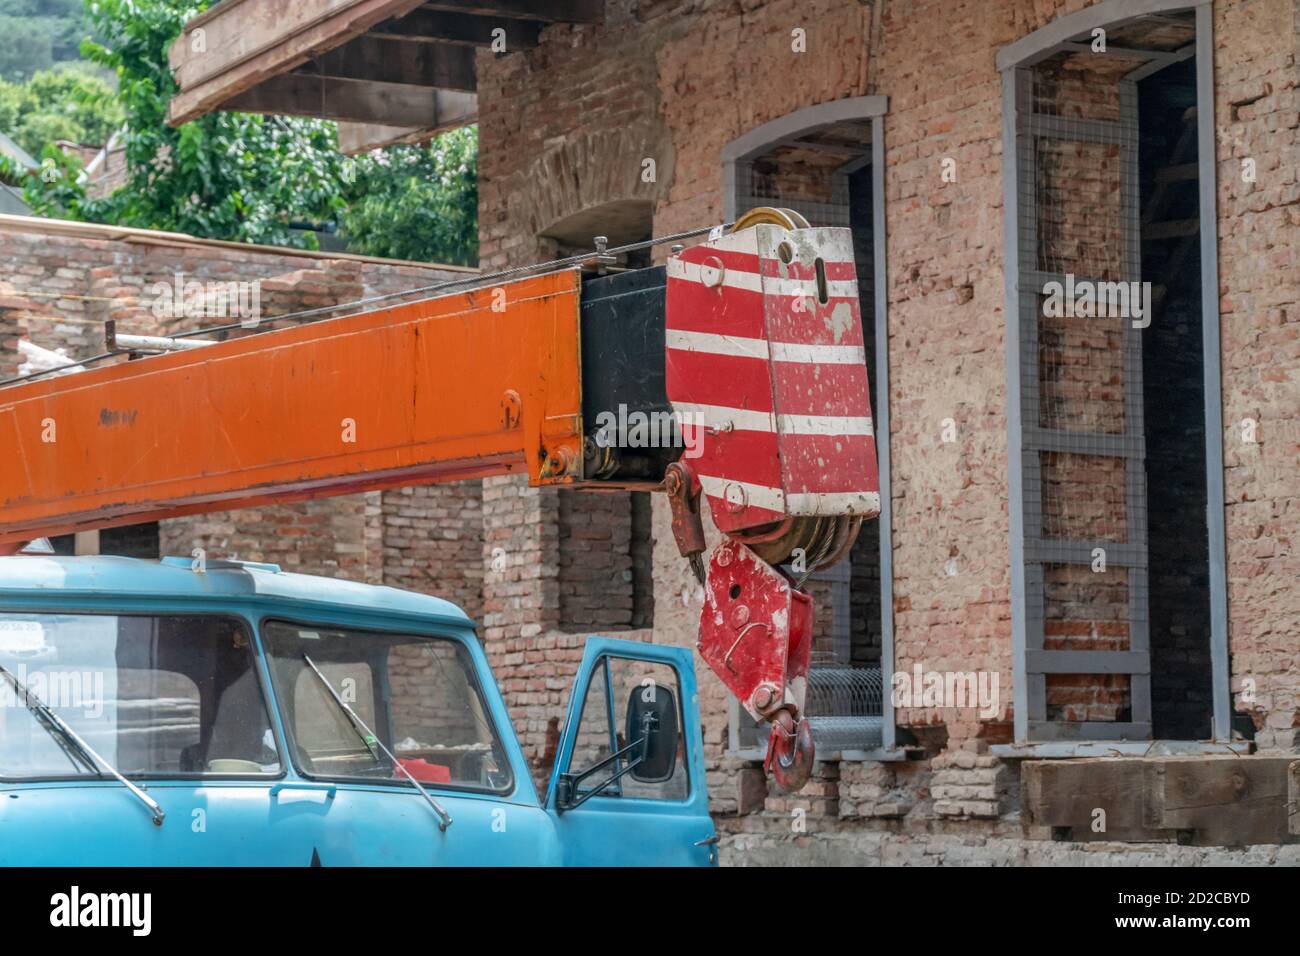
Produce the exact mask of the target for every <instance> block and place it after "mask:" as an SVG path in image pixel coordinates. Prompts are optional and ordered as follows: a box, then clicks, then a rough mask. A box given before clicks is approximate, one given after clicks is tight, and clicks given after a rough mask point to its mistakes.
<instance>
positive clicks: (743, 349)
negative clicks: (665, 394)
mask: <svg viewBox="0 0 1300 956" xmlns="http://www.w3.org/2000/svg"><path fill="white" fill-rule="evenodd" d="M666 344H667V346H668V348H670V349H678V350H680V351H683V352H707V353H708V354H710V355H731V356H735V357H737V358H756V359H763V360H765V361H766V360H767V359H769V358H770V359H773V360H775V361H777V362H795V363H799V364H803V365H861V366H863V367H864V368H865V367H866V364H867V353H866V350H865V349H864V348H863V346H861V345H810V344H805V343H802V342H771V343H769V342H768V341H767V339H751V338H745V337H742V336H737V335H719V334H717V333H715V332H689V331H686V330H684V329H669V330H668V331H667V335H666Z"/></svg>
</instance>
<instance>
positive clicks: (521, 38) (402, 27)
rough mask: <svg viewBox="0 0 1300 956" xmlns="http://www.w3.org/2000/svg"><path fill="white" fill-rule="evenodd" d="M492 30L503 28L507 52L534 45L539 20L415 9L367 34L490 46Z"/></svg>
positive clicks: (426, 41) (379, 25) (430, 41)
mask: <svg viewBox="0 0 1300 956" xmlns="http://www.w3.org/2000/svg"><path fill="white" fill-rule="evenodd" d="M495 30H504V31H505V44H506V52H507V53H509V52H511V51H513V50H522V49H526V48H529V47H535V46H537V37H538V34H540V33H541V31H542V24H541V23H540V22H538V21H536V20H516V19H512V18H508V17H482V16H475V15H474V14H468V13H436V12H434V11H432V10H416V11H414V12H412V13H408V14H407V15H406V16H404V17H394V18H393V19H392V20H385V21H384V22H383V23H380V24H377V25H376V26H373V27H371V28H370V32H369V33H368V34H367V36H372V37H382V38H384V39H394V40H411V41H414V42H423V43H464V44H469V45H471V46H489V45H491V43H492V42H493V40H494V39H496V38H495V37H494V36H493V31H495Z"/></svg>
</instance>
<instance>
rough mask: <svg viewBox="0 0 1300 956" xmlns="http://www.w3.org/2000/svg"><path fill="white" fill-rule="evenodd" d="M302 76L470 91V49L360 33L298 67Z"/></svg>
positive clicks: (471, 58)
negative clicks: (360, 34)
mask: <svg viewBox="0 0 1300 956" xmlns="http://www.w3.org/2000/svg"><path fill="white" fill-rule="evenodd" d="M295 72H297V73H301V74H303V75H305V76H332V77H338V78H340V79H345V80H367V81H374V82H378V83H404V84H407V85H409V86H431V87H437V88H438V89H440V90H460V91H461V92H464V93H472V92H474V90H475V88H476V86H477V84H476V82H475V79H474V48H473V47H469V46H453V45H451V44H444V43H413V42H410V41H408V40H389V39H383V38H380V37H371V36H363V37H357V38H356V39H355V40H349V41H348V42H347V43H345V44H343V46H341V47H338V48H337V49H334V50H330V51H329V52H328V53H323V54H321V56H319V57H318V58H316V59H315V60H313V61H311V62H310V63H305V64H303V65H302V66H300V67H298V68H297V70H296V71H295Z"/></svg>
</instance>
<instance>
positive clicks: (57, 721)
mask: <svg viewBox="0 0 1300 956" xmlns="http://www.w3.org/2000/svg"><path fill="white" fill-rule="evenodd" d="M0 674H3V675H4V676H5V677H7V678H9V681H10V682H11V683H12V684H13V685H14V690H15V691H16V692H17V693H18V695H19V696H20V697H22V699H23V703H24V704H25V705H26V706H27V709H28V710H30V711H31V712H32V714H34V715H35V716H36V718H37V719H38V721H39V722H40V724H41V726H43V727H44V728H45V729H46V730H47V731H48V732H49V733H50V735H51V736H52V737H54V738H55V740H56V741H57V740H58V739H59V737H60V736H61V737H62V738H63V739H64V740H65V741H67V742H69V743H71V744H72V745H73V747H75V748H76V750H77V751H78V753H79V754H80V755H81V759H82V761H83V762H84V763H86V764H87V765H88V766H89V767H90V768H91V769H92V770H95V771H96V772H98V770H97V768H96V764H98V765H99V766H100V767H103V768H104V769H105V770H107V771H108V772H109V773H111V774H112V775H113V776H114V777H116V778H117V779H118V781H119V782H120V783H121V784H122V786H124V787H126V789H128V790H130V791H131V793H133V794H134V795H135V797H136V799H138V800H139V801H140V802H141V803H143V804H144V805H145V806H146V807H148V808H149V812H150V813H151V814H152V815H153V822H154V825H155V826H162V823H163V818H164V817H166V816H167V814H165V813H163V809H162V807H160V806H158V803H157V801H155V800H154V799H153V798H152V797H150V796H149V795H148V794H147V793H145V792H144V791H143V790H141V789H140V788H139V787H137V786H136V785H135V784H133V783H132V782H131V781H130V780H127V779H126V777H124V776H122V775H121V774H120V773H118V772H117V768H115V767H114V766H113V765H112V764H111V763H109V762H108V761H107V760H105V759H104V758H103V757H101V756H100V755H99V754H98V753H96V752H95V749H94V748H93V747H91V746H90V744H88V743H86V742H85V741H84V740H82V739H81V735H80V734H78V733H77V732H76V731H75V730H73V729H72V728H71V727H69V726H68V725H67V723H66V722H65V721H64V720H63V718H62V717H60V716H59V715H58V714H56V713H55V712H54V711H52V710H50V708H49V707H48V706H46V704H45V702H44V701H43V700H41V699H40V698H39V697H37V696H36V695H35V694H32V693H31V692H30V691H28V690H27V688H26V687H25V686H23V682H22V681H20V680H19V679H18V678H17V677H15V676H14V675H13V674H11V673H10V672H9V671H8V670H7V669H6V668H5V667H3V666H0ZM56 731H57V733H56ZM60 746H62V744H60ZM64 749H65V751H66V749H67V748H66V747H65V748H64Z"/></svg>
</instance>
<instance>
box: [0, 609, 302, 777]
mask: <svg viewBox="0 0 1300 956" xmlns="http://www.w3.org/2000/svg"><path fill="white" fill-rule="evenodd" d="M0 666H2V667H3V668H4V669H5V671H7V672H8V673H10V674H13V675H14V677H16V678H17V681H18V683H17V684H15V683H13V682H12V681H10V680H5V681H0V778H3V779H9V780H14V779H20V780H30V779H51V778H61V777H86V776H89V777H96V776H100V770H99V768H96V767H94V766H93V763H91V762H89V761H87V760H85V759H84V758H81V757H79V755H78V754H77V752H76V750H75V748H73V747H70V746H69V745H68V742H67V741H66V740H63V739H62V738H61V736H60V735H59V734H58V733H56V732H52V731H51V728H50V727H48V726H46V725H45V724H44V723H43V722H42V721H41V720H40V718H39V716H38V714H37V713H36V712H35V711H34V709H33V708H31V707H29V706H28V705H27V704H28V702H26V701H24V700H23V699H22V697H21V695H20V693H19V691H18V687H20V686H21V687H25V688H26V690H27V693H28V694H29V695H30V696H32V697H35V698H39V700H40V701H41V702H42V703H44V704H45V705H46V706H48V707H49V708H50V710H52V711H53V712H54V713H56V714H58V716H59V717H60V718H62V720H63V721H64V722H65V723H67V724H68V726H70V727H71V728H72V729H73V730H74V731H75V732H76V733H77V735H79V736H80V737H82V738H83V739H84V740H85V741H86V743H88V744H89V745H90V746H91V747H93V748H94V750H95V752H96V753H98V754H99V755H100V756H101V757H102V758H103V759H104V760H105V761H106V762H107V763H108V764H110V765H111V766H112V767H114V768H115V769H117V770H118V771H120V772H121V773H122V774H124V775H126V776H127V777H145V778H157V777H184V776H242V775H248V774H279V772H280V758H279V753H278V751H277V750H276V746H275V739H274V736H273V735H272V733H271V722H270V719H269V717H268V713H267V709H266V702H265V698H264V696H263V693H262V689H261V687H260V685H259V683H258V680H257V674H256V671H255V669H254V658H253V649H252V646H251V643H250V641H249V636H248V631H247V630H246V629H245V628H244V626H243V625H242V624H240V623H239V622H238V621H235V620H232V619H230V618H225V617H217V616H210V615H174V616H172V615H158V616H146V615H139V616H136V615H131V616H126V615H122V616H116V615H111V614H17V613H11V612H8V611H0Z"/></svg>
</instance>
